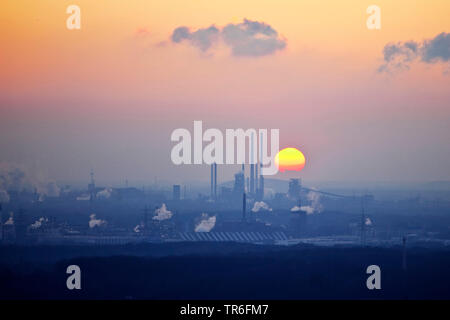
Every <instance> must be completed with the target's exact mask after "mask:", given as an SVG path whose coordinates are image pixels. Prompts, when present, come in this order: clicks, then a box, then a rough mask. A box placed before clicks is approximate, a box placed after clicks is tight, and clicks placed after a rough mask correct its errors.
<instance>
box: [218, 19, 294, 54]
mask: <svg viewBox="0 0 450 320" xmlns="http://www.w3.org/2000/svg"><path fill="white" fill-rule="evenodd" d="M222 36H223V39H224V41H225V43H226V44H227V45H228V46H229V47H231V51H232V53H233V55H234V56H250V57H259V56H265V55H269V54H273V53H275V52H276V51H277V50H283V49H284V48H285V47H286V40H284V39H280V38H279V37H278V32H277V31H275V29H273V28H272V27H271V26H270V25H268V24H266V23H264V22H258V21H251V20H247V19H244V22H242V23H239V24H231V23H230V24H228V25H227V26H226V27H225V28H223V30H222Z"/></svg>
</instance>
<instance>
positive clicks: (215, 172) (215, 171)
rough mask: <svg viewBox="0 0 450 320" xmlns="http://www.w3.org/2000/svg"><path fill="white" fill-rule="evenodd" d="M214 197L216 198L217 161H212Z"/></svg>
mask: <svg viewBox="0 0 450 320" xmlns="http://www.w3.org/2000/svg"><path fill="white" fill-rule="evenodd" d="M214 199H217V163H214Z"/></svg>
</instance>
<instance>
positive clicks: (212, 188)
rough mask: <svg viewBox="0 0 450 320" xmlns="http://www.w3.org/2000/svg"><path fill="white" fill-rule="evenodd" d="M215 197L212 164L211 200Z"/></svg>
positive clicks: (212, 165) (212, 166)
mask: <svg viewBox="0 0 450 320" xmlns="http://www.w3.org/2000/svg"><path fill="white" fill-rule="evenodd" d="M213 195H214V163H213V164H211V198H212V197H213Z"/></svg>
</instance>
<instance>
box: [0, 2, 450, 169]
mask: <svg viewBox="0 0 450 320" xmlns="http://www.w3.org/2000/svg"><path fill="white" fill-rule="evenodd" d="M70 4H77V5H79V6H80V8H81V30H72V31H71V30H68V29H67V28H66V19H67V17H68V15H67V14H66V12H65V11H66V7H67V6H68V5H70ZM371 4H377V5H378V6H380V8H381V23H382V28H381V30H368V29H367V28H366V19H367V17H368V15H367V14H366V8H367V7H368V6H369V5H371ZM449 16H450V1H448V0H440V1H439V0H434V1H425V0H423V1H420V0H415V1H411V0H396V1H392V0H386V1H381V0H380V1H376V2H373V1H361V0H353V1H352V0H346V1H335V0H330V1H317V0H315V1H312V0H311V1H300V0H277V1H275V0H227V1H216V0H204V1H203V0H201V1H200V0H165V1H148V0H127V1H123V0H75V1H72V0H71V1H62V0H60V1H54V0H3V1H2V3H1V10H0V41H1V43H2V46H1V49H0V70H1V71H0V117H1V118H2V120H1V121H2V123H1V124H2V125H3V127H4V128H7V127H8V128H9V126H13V124H17V123H19V122H20V123H22V121H25V122H27V123H28V127H29V128H33V130H35V131H34V132H39V130H43V129H41V128H42V127H45V128H53V130H54V131H58V130H61V128H60V124H59V123H61V122H64V123H67V124H68V126H67V127H68V130H69V129H70V128H71V125H72V126H73V128H72V129H71V130H72V131H71V132H72V133H74V132H82V131H84V129H80V128H85V127H90V126H91V127H90V128H91V129H92V128H94V127H95V126H96V125H100V126H104V127H105V130H110V132H108V134H107V133H103V135H104V136H115V135H118V136H120V134H119V133H118V132H119V131H115V132H113V131H112V129H111V128H113V127H114V128H118V127H119V128H120V126H123V131H124V132H125V131H126V130H128V128H133V129H136V128H141V127H140V126H142V129H139V130H142V131H141V132H145V129H144V121H148V123H150V124H151V126H152V127H157V128H173V127H177V126H189V125H190V124H191V123H192V120H194V119H198V120H205V121H209V123H210V126H216V127H227V126H228V127H237V126H243V127H251V126H252V127H256V128H271V127H272V128H280V129H281V145H280V146H281V147H283V146H285V145H290V146H298V147H301V148H305V149H306V152H307V153H305V155H306V156H307V158H308V159H311V158H312V159H313V161H310V162H309V164H310V165H311V166H313V167H312V168H310V169H309V171H308V170H307V169H308V168H305V170H304V172H305V174H306V175H307V174H310V175H311V177H322V176H321V173H322V172H324V173H323V176H325V175H329V174H330V172H342V170H339V169H340V168H339V166H340V165H341V164H340V163H335V162H333V161H332V160H331V159H332V158H335V157H336V155H338V154H339V152H340V150H354V149H355V148H356V150H358V148H361V153H362V155H361V157H367V159H366V163H367V166H369V167H370V165H369V163H371V161H374V162H375V163H380V161H381V163H384V161H385V160H384V159H383V158H380V159H378V158H377V157H378V156H379V152H380V151H383V150H385V149H384V148H385V145H384V144H383V143H384V141H386V140H389V139H391V138H392V134H393V133H395V134H397V131H395V130H396V129H395V128H398V127H400V128H402V130H403V131H400V132H399V133H398V134H400V136H403V135H404V136H405V137H407V136H411V134H413V137H414V139H415V140H416V141H419V143H423V145H424V146H425V145H428V144H429V142H430V141H434V143H435V144H436V146H435V147H436V150H437V149H438V148H441V145H440V140H439V139H441V137H442V132H443V131H442V130H445V129H442V128H444V127H446V126H445V125H444V124H443V123H437V122H438V121H446V120H445V119H449V109H448V103H449V99H450V92H449V90H448V88H449V83H450V78H449V75H448V74H444V72H443V67H442V65H438V64H433V65H431V64H430V65H424V64H420V63H416V64H413V65H412V67H411V69H410V70H409V71H405V72H400V73H398V74H396V75H393V76H389V75H385V74H378V73H377V72H376V70H377V68H378V66H379V65H380V63H381V62H382V58H383V55H382V50H383V47H384V46H385V45H386V44H387V43H389V42H398V41H408V40H414V41H418V42H420V41H423V40H424V39H430V38H433V37H435V36H436V35H437V34H439V33H441V32H450V19H448V17H449ZM244 18H248V19H251V20H256V21H261V22H265V23H267V24H270V25H271V26H272V27H273V28H274V29H275V30H277V31H278V33H279V34H280V36H281V37H283V39H286V41H287V47H286V48H285V49H284V50H281V51H278V52H276V53H275V54H273V55H268V56H264V57H257V58H248V57H233V56H231V55H230V52H229V49H228V48H226V47H225V46H223V45H218V47H216V48H214V49H213V50H212V51H211V52H210V53H208V54H204V53H201V52H199V50H197V49H195V48H193V47H191V46H188V45H187V44H185V43H181V44H175V43H171V41H170V36H171V34H172V32H173V30H174V29H175V28H177V27H179V26H188V27H190V28H192V29H198V28H205V27H208V26H210V25H212V24H214V25H216V26H218V27H223V26H225V25H226V24H228V23H239V22H241V21H242V20H243V19H244ZM138 30H145V32H143V33H141V34H137V31H138ZM24 112H26V114H27V115H26V117H27V119H22V118H20V117H22V116H23V114H24ZM236 114H239V115H240V116H239V117H236ZM386 115H389V116H388V117H386ZM245 116H247V117H245ZM87 118H89V119H90V120H87ZM93 119H97V120H98V121H99V123H95V124H94V122H95V121H96V120H93ZM155 119H158V121H155ZM391 119H395V121H397V120H398V121H405V122H401V123H393V122H392V123H390V121H391ZM424 119H425V121H427V120H426V119H428V123H432V124H430V128H433V129H432V130H428V129H427V128H424V127H423V123H422V122H421V121H424ZM77 121H78V122H77ZM88 121H92V124H90V123H88ZM141 121H142V123H141ZM376 121H384V122H383V123H381V124H380V126H381V127H373V125H374V123H375V122H376ZM392 121H394V120H392ZM360 126H361V127H364V128H365V129H364V130H368V131H367V132H365V133H364V132H363V134H362V135H360V136H359V137H358V134H356V135H355V132H358V130H361V129H360ZM417 126H419V127H420V128H422V130H423V131H424V132H429V134H430V135H429V136H427V137H426V139H425V138H424V135H423V134H422V135H420V134H419V132H417V131H413V129H412V128H416V127H417ZM2 130H6V129H2ZM30 130H31V129H30ZM46 130H47V129H46ZM48 130H51V129H48ZM92 130H94V129H92ZM136 130H137V129H136ZM161 130H162V129H161ZM167 130H168V129H167ZM433 130H441V131H439V132H434V131H433ZM410 131H411V132H410ZM407 132H408V134H407ZM136 134H137V133H136ZM373 134H375V135H376V136H378V137H379V139H378V140H376V141H374V142H373V143H374V144H377V143H378V144H377V145H373V146H372V147H371V148H370V146H369V147H368V148H369V149H370V150H369V152H368V151H367V150H366V149H364V148H365V147H364V146H363V145H365V142H364V141H363V139H362V138H361V137H364V138H366V139H369V140H370V139H372V136H373ZM414 134H417V137H416V136H415V135H414ZM51 135H52V134H51V133H49V132H47V133H45V134H44V133H42V139H43V140H45V139H47V137H48V136H51ZM3 137H5V135H3ZM26 137H27V135H26V134H24V133H20V134H19V133H17V134H13V133H9V135H8V139H6V138H3V140H2V141H0V142H1V146H3V147H4V149H3V150H8V151H9V152H7V156H8V157H10V158H11V159H13V158H14V159H16V158H20V157H21V156H23V154H24V152H22V151H23V150H18V149H17V147H15V148H13V147H11V146H10V145H11V144H12V142H13V141H15V140H18V141H19V142H21V143H23V141H25V140H26ZM299 137H300V138H299ZM358 138H361V141H358ZM20 139H23V140H20ZM101 139H102V137H99V141H100V140H101ZM162 139H164V138H162ZM421 139H422V140H421ZM335 140H336V141H337V140H339V141H340V143H341V147H340V148H338V147H336V143H335ZM355 141H356V142H355ZM394 141H395V139H394ZM354 143H356V144H357V145H354ZM408 143H409V142H408ZM398 145H405V144H404V143H402V142H401V141H400V140H399V141H397V142H396V145H395V146H389V148H388V147H386V150H388V153H389V152H391V151H392V150H395V148H397V147H398ZM164 147H166V146H164ZM136 148H137V147H136ZM427 148H428V147H427ZM81 149H82V148H81ZM301 150H302V151H304V149H301ZM376 150H378V151H376ZM19 151H20V152H19ZM83 152H85V150H84V151H83ZM408 152H411V153H413V152H414V146H413V145H412V144H411V146H409V147H408ZM428 152H433V150H428ZM439 152H440V151H439ZM25 154H27V153H26V152H25ZM405 154H408V153H405ZM99 159H103V158H102V157H99ZM344 160H345V157H344ZM344 160H343V161H344ZM423 160H424V158H418V159H415V160H412V161H413V162H414V163H415V164H414V165H416V166H419V165H420V163H421V162H423ZM447 160H450V158H449V159H447V154H444V155H441V156H440V157H439V159H438V160H436V161H438V162H439V164H441V163H442V164H443V163H445V162H446V161H447ZM86 161H87V160H86ZM99 161H100V160H99ZM164 161H166V159H165V158H164V160H160V162H161V163H160V169H161V170H164V168H165V167H164V166H165V164H164V163H163V162H164ZM402 161H403V160H402V159H401V158H398V159H397V162H395V163H394V164H393V165H391V167H390V168H391V169H389V170H390V171H389V170H388V171H386V165H390V164H389V163H386V164H384V166H381V168H380V171H379V172H378V176H379V177H380V178H383V177H385V176H388V175H389V174H390V173H395V168H397V165H400V164H401V163H402ZM314 166H315V167H314ZM327 166H328V168H330V169H329V171H323V169H324V168H325V167H327ZM61 171H63V169H62V167H61ZM111 171H113V170H112V169H111ZM360 171H361V174H360V176H357V177H356V178H358V177H362V176H363V174H362V172H363V171H364V170H363V168H361V170H360ZM417 171H418V169H417V168H415V169H413V168H408V173H410V172H417ZM308 172H309V173H308ZM447 172H448V171H446V174H447ZM342 174H343V175H344V174H345V173H342ZM433 174H434V175H435V176H439V174H438V173H437V171H436V172H433ZM448 174H449V178H450V173H448ZM424 175H425V173H424ZM337 177H339V176H338V175H337V176H336V178H337Z"/></svg>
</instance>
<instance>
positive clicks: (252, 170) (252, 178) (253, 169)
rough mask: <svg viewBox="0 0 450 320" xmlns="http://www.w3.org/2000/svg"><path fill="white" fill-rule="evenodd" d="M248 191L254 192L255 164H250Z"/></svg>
mask: <svg viewBox="0 0 450 320" xmlns="http://www.w3.org/2000/svg"><path fill="white" fill-rule="evenodd" d="M250 193H251V194H253V193H255V165H254V164H251V165H250Z"/></svg>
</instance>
